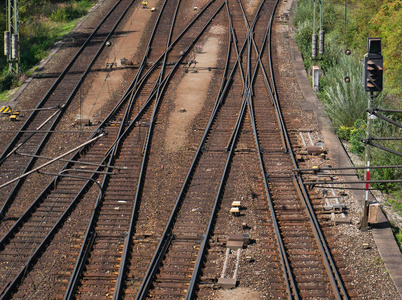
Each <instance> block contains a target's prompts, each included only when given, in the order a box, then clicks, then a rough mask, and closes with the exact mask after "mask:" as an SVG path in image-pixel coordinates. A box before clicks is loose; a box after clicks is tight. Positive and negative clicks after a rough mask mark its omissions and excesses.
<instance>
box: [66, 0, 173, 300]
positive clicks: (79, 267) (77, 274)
mask: <svg viewBox="0 0 402 300" xmlns="http://www.w3.org/2000/svg"><path fill="white" fill-rule="evenodd" d="M166 3H167V1H165V2H164V3H163V5H162V8H161V10H160V11H159V15H158V18H157V20H156V23H155V26H154V30H153V32H152V34H151V37H150V40H149V43H148V48H147V49H150V47H149V46H150V45H151V43H152V41H153V38H154V35H155V32H156V28H157V26H158V24H159V21H160V19H161V16H162V14H163V12H164V9H165V6H166ZM147 54H148V51H147V52H146V54H145V55H144V57H143V61H142V64H141V66H144V65H145V62H146V57H147ZM155 66H156V65H155ZM140 70H141V71H142V68H140ZM141 71H138V72H137V75H136V76H135V79H134V80H133V82H134V86H135V85H136V84H137V83H138V78H139V76H140V74H141ZM149 74H150V73H149ZM146 78H147V77H146ZM141 82H142V83H145V79H144V80H143V81H141ZM154 88H155V86H154ZM137 92H139V88H137V89H135V90H134V89H133V90H132V92H131V95H130V99H129V103H128V106H127V108H126V111H125V114H124V117H123V121H122V122H121V125H120V128H119V132H118V134H117V137H116V139H115V142H114V144H113V146H112V148H111V155H110V157H109V162H108V166H107V170H108V171H109V170H110V168H111V167H112V166H113V165H114V162H115V157H116V154H117V151H118V149H119V146H120V145H121V138H122V137H123V136H125V134H124V133H126V132H127V131H125V130H124V128H125V123H126V122H127V120H128V118H129V115H130V112H131V109H132V106H133V105H134V99H135V97H134V95H135V94H136V93H137ZM148 100H150V99H149V98H148ZM147 102H148V101H146V103H147ZM143 108H145V107H143ZM132 124H134V123H132ZM129 127H131V126H129ZM109 178H110V177H109V176H104V177H103V180H102V187H101V191H100V194H99V195H98V198H97V201H96V205H95V209H94V210H93V213H92V216H91V218H90V222H89V224H88V226H87V230H86V234H85V238H84V240H83V243H82V247H81V250H80V254H79V256H78V259H77V262H76V264H75V267H74V270H73V272H72V275H71V277H70V281H69V285H68V287H67V290H66V293H65V296H64V299H66V300H67V299H73V298H74V296H75V293H76V289H77V285H78V281H79V279H80V278H81V276H82V272H83V270H84V265H85V263H86V261H87V257H88V255H89V253H90V252H91V250H92V245H93V243H91V242H90V241H91V237H92V232H95V226H96V222H97V219H98V215H99V213H100V208H101V204H102V202H103V196H102V192H103V189H104V188H105V186H106V185H107V182H108V181H109Z"/></svg>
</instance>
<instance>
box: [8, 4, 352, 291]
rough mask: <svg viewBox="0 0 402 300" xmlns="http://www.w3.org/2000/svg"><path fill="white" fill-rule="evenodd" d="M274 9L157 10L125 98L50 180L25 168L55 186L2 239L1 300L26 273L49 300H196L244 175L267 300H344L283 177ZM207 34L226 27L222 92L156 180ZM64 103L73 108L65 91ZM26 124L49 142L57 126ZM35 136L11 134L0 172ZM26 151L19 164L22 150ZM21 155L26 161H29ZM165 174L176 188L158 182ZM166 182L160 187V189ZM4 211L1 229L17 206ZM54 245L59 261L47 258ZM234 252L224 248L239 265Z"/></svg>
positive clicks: (318, 236)
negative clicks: (257, 225) (169, 128)
mask: <svg viewBox="0 0 402 300" xmlns="http://www.w3.org/2000/svg"><path fill="white" fill-rule="evenodd" d="M119 3H120V2H119ZM127 3H128V2H127ZM130 5H131V4H130ZM276 5H277V2H275V1H259V3H258V6H257V7H256V8H255V10H251V11H247V9H245V7H243V3H242V1H240V0H238V1H235V0H230V1H229V0H226V1H216V0H215V1H210V2H208V3H207V2H206V1H205V4H204V6H203V7H200V8H199V9H200V11H199V12H197V13H195V16H194V18H193V19H192V20H188V21H187V22H180V19H179V20H177V16H179V18H180V17H181V16H184V15H185V12H186V11H187V10H188V8H189V7H190V4H189V3H187V2H186V3H184V2H182V1H180V0H176V1H164V2H163V3H160V5H159V6H158V7H157V8H158V9H157V10H158V14H159V16H158V17H157V18H156V23H155V26H154V30H153V32H152V33H151V34H150V37H149V42H148V45H147V47H146V50H145V53H144V57H143V60H142V63H141V64H140V66H139V68H138V71H137V74H136V76H135V77H134V79H133V80H132V82H131V85H130V87H129V88H128V90H127V91H126V92H125V94H124V96H123V97H122V98H121V99H120V101H119V102H118V103H117V104H116V106H115V107H114V109H113V110H112V111H111V112H110V114H109V115H108V116H107V117H106V118H105V120H104V121H103V122H102V123H101V124H100V125H99V126H98V128H97V130H95V131H94V132H93V133H92V135H91V136H90V138H89V139H88V140H87V141H86V142H85V143H83V144H81V145H80V146H79V147H77V149H74V150H75V151H71V153H69V155H70V154H71V157H69V160H68V162H67V163H66V164H65V165H64V166H63V167H62V168H61V169H59V170H58V172H49V171H47V170H46V169H42V168H41V169H38V170H35V169H34V170H35V172H39V173H41V174H43V175H47V176H54V179H53V180H52V181H50V182H48V185H47V187H46V188H45V189H43V191H42V192H41V193H40V195H39V196H38V197H36V199H35V200H34V201H33V202H32V205H31V206H30V207H29V208H28V209H27V210H26V212H25V213H24V214H23V215H22V216H19V218H18V220H16V222H15V223H14V225H13V226H12V227H11V228H9V229H10V230H9V231H8V232H6V233H4V236H3V237H2V239H1V240H0V251H1V259H2V263H1V264H0V273H1V274H2V275H3V276H2V278H3V279H2V281H1V282H0V291H1V292H0V293H1V294H0V297H1V299H7V298H9V297H11V295H13V294H14V295H15V297H16V298H22V297H25V296H27V295H30V293H32V288H33V287H32V286H33V285H35V284H34V282H35V280H34V279H33V278H34V277H35V274H38V275H39V273H41V272H43V270H51V274H52V276H54V278H55V279H56V280H55V281H54V283H50V281H52V280H50V276H49V279H47V281H49V284H52V289H53V291H54V292H53V294H52V295H53V296H54V295H56V298H64V299H73V298H82V299H91V298H93V299H95V298H96V299H98V298H99V297H106V298H113V299H120V298H123V297H127V298H130V299H131V298H134V297H135V298H136V299H145V298H149V297H154V298H155V297H156V298H171V297H173V298H186V299H193V298H197V297H198V298H201V297H207V296H208V295H209V293H210V287H211V286H215V285H216V284H217V277H219V276H218V275H216V274H219V273H220V271H219V270H218V269H217V267H216V266H215V264H212V265H211V263H210V262H211V261H213V260H215V259H217V255H216V250H217V249H219V248H222V243H221V242H219V241H220V240H225V241H227V236H228V235H229V233H228V232H227V231H226V230H227V228H228V227H230V226H229V225H228V224H227V215H228V213H229V211H230V209H231V208H232V200H233V199H234V198H238V197H240V195H239V194H238V193H237V192H236V185H237V184H238V185H242V184H243V183H244V182H242V181H243V180H242V174H244V172H250V173H252V174H253V175H252V176H253V177H254V178H255V184H256V185H257V186H258V188H259V190H260V195H259V198H260V200H259V202H261V203H262V205H263V206H264V207H265V208H264V212H261V214H262V215H263V217H261V218H264V219H265V220H266V222H265V223H264V229H263V230H266V237H267V240H269V241H270V242H271V243H270V245H269V247H267V249H268V250H267V251H268V253H269V256H270V263H269V264H270V266H271V267H272V272H271V276H270V279H269V285H271V287H272V290H271V291H269V293H270V295H271V296H274V297H288V298H291V299H300V298H316V297H319V298H337V299H348V292H347V291H346V289H345V287H344V284H343V281H342V279H341V277H340V276H339V274H338V272H337V265H336V264H335V262H334V260H333V258H332V256H331V253H330V251H329V249H328V246H327V245H326V241H325V238H324V237H323V234H322V232H321V229H320V226H319V224H318V220H317V218H316V216H315V213H314V210H313V208H312V207H311V204H310V199H309V195H308V193H307V191H306V190H305V189H304V185H303V183H302V178H301V177H294V176H293V172H292V169H295V168H296V167H297V162H296V160H295V158H294V154H293V152H292V144H294V143H295V141H296V138H297V137H296V138H295V136H289V135H288V133H287V130H289V128H292V126H294V125H292V122H291V121H290V120H286V121H285V120H284V118H283V113H282V111H281V108H282V107H283V105H282V104H281V102H280V99H278V95H277V92H276V88H275V80H274V73H273V69H272V58H271V54H270V47H271V45H270V42H271V38H270V36H271V25H272V19H273V15H274V12H275V8H276ZM120 16H121V15H120ZM217 22H219V23H221V24H222V23H224V24H227V27H226V33H227V45H228V48H227V53H226V59H221V61H220V63H219V67H218V68H217V70H216V73H215V76H217V75H219V76H220V79H219V80H215V82H214V83H212V84H211V85H210V90H211V92H210V93H211V94H212V95H213V97H210V98H211V99H210V100H209V101H207V102H206V104H208V106H207V105H206V106H205V107H204V112H203V113H202V114H199V116H197V118H196V119H195V121H194V124H195V125H194V126H197V128H200V129H201V130H198V131H197V132H196V133H194V134H193V135H192V136H191V138H190V139H191V143H192V145H193V146H196V147H193V148H192V149H188V151H187V153H186V155H182V156H180V155H179V154H177V155H172V158H170V159H169V160H167V161H169V162H170V163H171V166H166V167H164V164H163V161H166V160H165V159H164V158H161V157H163V156H164V155H165V153H164V150H163V149H164V142H163V141H164V134H163V133H164V126H165V125H166V123H165V122H166V121H165V119H164V118H165V117H164V116H165V115H166V114H169V112H170V111H171V107H170V106H169V99H171V97H172V94H174V93H173V92H174V87H175V86H177V85H178V84H179V82H180V80H181V77H182V76H184V74H185V73H186V72H188V71H189V70H190V71H191V70H192V69H190V66H191V60H192V51H194V47H195V46H196V44H197V43H198V42H199V41H202V40H203V39H205V34H206V31H207V29H209V28H210V27H211V26H212V25H213V24H215V23H217ZM106 41H107V39H105V40H104V42H106ZM186 61H187V64H186ZM189 61H190V64H188V62H189ZM183 66H185V67H183ZM193 70H196V69H195V68H194V69H193ZM181 71H183V72H181ZM74 73H77V72H74ZM79 80H80V79H79ZM66 86H67V85H66ZM69 91H73V92H71V95H72V96H73V95H74V93H75V92H74V87H73V86H71V87H70V89H69ZM52 92H53V91H52ZM63 93H66V92H63ZM53 94H56V93H55V92H53ZM171 101H172V100H171ZM44 105H45V104H40V107H43V106H44ZM46 105H49V104H46ZM62 105H68V103H66V104H62ZM170 105H171V103H170ZM285 106H286V105H285ZM38 107H39V106H38ZM63 107H65V106H62V108H63ZM286 109H291V108H289V107H286ZM40 112H42V111H40ZM61 112H62V109H61V111H60V115H61ZM49 114H50V112H48V115H44V116H43V118H48V119H49ZM41 118H42V114H41V117H40V118H39V117H36V116H34V117H33V120H35V122H38V123H35V124H40V123H43V120H42V119H41ZM27 123H29V124H31V123H32V124H33V125H32V126H33V127H30V128H36V129H37V130H39V129H40V130H45V131H46V130H47V131H49V132H50V131H52V130H53V129H54V126H55V125H56V124H57V122H56V123H54V125H51V124H47V123H46V125H44V127H41V128H39V127H38V125H34V121H32V122H31V121H30V122H27ZM29 124H28V125H29ZM30 126H31V125H30ZM35 126H36V127H35ZM27 128H28V127H23V128H22V130H21V132H24V131H27ZM38 136H39V134H37V133H36V134H34V135H32V136H31V137H29V138H28V137H26V136H20V135H18V136H17V137H16V138H15V141H13V143H12V144H10V146H9V147H8V148H7V149H6V150H5V151H4V153H3V155H2V159H3V160H2V164H3V165H2V166H1V167H3V166H4V167H6V164H10V165H15V164H16V162H15V161H13V160H12V158H13V155H9V154H10V153H13V151H14V152H15V151H16V150H13V149H16V148H15V146H16V145H17V144H18V143H19V141H22V140H24V139H25V140H27V141H28V142H30V141H31V140H32V139H33V138H36V137H38ZM45 142H46V138H44V142H43V143H45ZM36 143H37V142H36ZM25 145H27V143H23V144H22V145H21V147H19V146H17V147H18V151H19V152H21V153H22V151H25V152H29V151H33V150H26V149H25V148H24V147H25ZM32 153H34V154H33V155H34V156H37V155H39V154H40V149H38V151H36V152H32ZM245 155H247V157H246V158H245ZM178 158H180V160H178ZM245 162H250V163H251V162H252V165H248V166H246V167H245V166H244V163H245ZM32 168H33V167H32V165H29V166H28V167H26V168H25V170H24V171H23V172H21V170H19V171H15V172H16V173H10V175H9V176H11V177H12V174H21V173H23V174H24V173H27V172H29V171H30V170H32ZM165 169H167V170H168V171H165ZM173 171H174V172H175V173H174V176H169V174H172V173H166V172H173ZM13 172H14V171H13ZM166 176H169V177H170V178H169V180H170V181H169V184H168V185H167V186H164V184H165V183H166V182H167V179H166ZM233 182H234V183H233ZM22 183H23V179H21V183H17V185H18V184H22ZM7 187H9V189H11V187H12V185H11V184H9V185H8V186H7ZM13 188H14V187H13ZM158 188H160V189H161V190H162V191H160V190H158ZM14 189H15V188H14ZM17 192H18V191H17ZM162 193H163V195H162ZM5 194H7V195H9V198H10V199H11V198H13V197H14V194H12V192H11V191H7V193H5ZM253 197H254V196H252V198H253ZM242 199H243V197H242ZM4 203H5V204H4V205H3V207H5V209H4V213H3V215H4V216H5V215H6V213H7V209H8V208H9V207H10V208H11V207H13V205H15V204H13V202H12V201H10V202H7V201H5V202H4ZM6 203H7V204H6ZM243 205H244V204H243ZM250 206H251V204H250ZM223 212H226V213H225V214H224V213H223ZM80 220H85V221H83V222H80ZM233 222H234V223H236V224H237V225H236V226H233V228H232V229H233V230H235V231H236V233H239V232H240V233H241V234H243V233H244V231H245V230H246V229H245V228H247V224H246V225H244V224H241V223H239V222H240V219H239V220H235V221H233ZM225 224H226V225H225ZM63 243H64V249H58V247H57V246H55V245H61V244H63ZM224 244H225V243H224ZM274 244H275V246H273V245H274ZM243 246H244V245H243V244H242V245H241V246H240V247H238V248H239V249H240V250H237V248H236V249H235V250H236V251H238V252H237V253H238V258H239V259H240V257H241V249H242V247H243ZM218 253H220V250H218ZM242 255H243V254H242ZM13 257H16V259H12V258H13ZM49 261H54V262H53V263H52V264H51V266H49V264H50V263H49ZM11 262H12V263H11ZM221 267H223V268H224V269H225V268H226V263H225V266H221ZM236 273H237V271H236ZM28 274H33V275H31V277H32V278H31V279H30V278H29V275H28ZM38 277H39V276H38ZM42 277H43V278H45V276H42ZM222 278H223V276H222ZM43 281H45V279H43V280H42V282H43ZM33 289H34V290H35V287H34V288H33ZM36 293H37V291H35V294H36Z"/></svg>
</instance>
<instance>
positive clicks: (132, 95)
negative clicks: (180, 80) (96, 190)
mask: <svg viewBox="0 0 402 300" xmlns="http://www.w3.org/2000/svg"><path fill="white" fill-rule="evenodd" d="M212 2H213V1H211V2H210V3H208V4H207V6H206V7H205V8H204V9H203V10H202V11H201V12H200V13H199V14H198V15H197V17H196V18H195V19H194V20H192V21H191V23H190V25H192V24H194V22H195V21H196V20H198V18H199V17H200V16H201V15H202V14H203V13H204V12H205V10H206V8H207V7H209V6H210V4H211V3H212ZM160 15H161V14H160ZM159 19H160V16H159V17H158V21H157V22H156V23H158V22H159ZM190 25H189V26H187V27H186V28H185V29H184V30H183V32H182V33H181V34H180V35H179V36H178V38H176V39H175V41H174V42H173V43H172V44H170V40H169V43H168V45H169V44H170V46H169V47H167V52H170V50H171V49H172V47H173V45H174V44H176V43H177V42H178V41H179V40H180V38H181V37H182V36H183V35H184V34H185V33H186V32H187V31H188V29H189V28H190ZM205 28H206V27H205ZM205 28H204V30H205ZM156 29H157V25H155V27H154V31H153V33H152V35H151V39H150V42H149V46H148V48H147V49H150V44H151V42H152V39H153V35H154V33H155V31H156ZM194 43H195V42H193V44H194ZM193 44H192V45H190V47H189V48H188V49H187V50H186V51H185V52H186V54H187V52H188V51H189V50H190V48H191V47H192V46H193ZM148 52H149V50H147V51H146V53H145V55H144V59H143V65H145V60H146V57H147V55H148ZM184 56H185V55H183V56H182V58H181V59H180V61H179V62H177V63H176V66H175V68H174V69H173V70H172V71H171V72H170V73H169V77H170V76H171V75H172V73H173V72H174V70H175V69H177V67H178V66H179V65H180V63H181V60H182V59H183V58H184ZM162 57H163V55H161V57H160V58H159V59H158V61H157V62H156V63H154V65H153V69H155V67H157V66H158V64H159V62H160V60H161V58H162ZM141 69H142V68H140V70H141ZM151 71H152V70H151ZM139 73H140V72H138V73H137V74H139ZM148 74H150V72H149V71H148V73H147V74H146V75H144V76H143V77H142V78H141V79H140V80H138V78H139V77H138V76H136V79H135V80H134V81H133V82H136V83H138V82H140V83H141V84H142V83H144V82H145V79H146V78H147V76H148ZM167 81H168V80H167V78H165V79H163V80H162V81H160V84H159V86H161V85H166V82H167ZM132 86H133V85H132ZM134 90H135V94H137V93H138V91H139V90H140V88H138V87H137V88H136V89H134V88H132V89H131V91H130V90H128V91H127V92H126V94H125V95H128V94H129V93H131V96H130V103H131V101H132V99H133V98H136V96H135V95H134V94H133V93H134ZM157 90H158V84H155V86H154V88H153V91H152V92H151V94H150V96H149V97H148V99H147V101H146V103H145V104H144V106H143V108H142V109H141V111H140V112H139V113H138V114H137V116H136V117H135V119H134V120H132V121H131V122H130V124H129V126H128V127H127V128H126V130H125V131H124V132H122V130H120V134H119V138H118V139H116V142H115V144H114V146H113V147H114V149H115V150H114V151H113V150H110V151H112V152H115V151H117V149H118V147H116V144H118V143H119V142H120V139H121V138H122V137H124V136H125V135H126V134H127V133H128V132H129V131H130V130H131V128H132V127H133V125H134V123H135V121H136V120H137V119H138V118H139V116H140V115H141V114H142V111H143V110H144V109H145V107H146V106H147V105H148V104H149V102H150V100H151V99H152V98H153V97H154V96H155V94H157V93H158V92H157ZM129 107H131V105H130V104H129ZM129 110H131V108H129V109H127V111H126V115H128V114H127V112H128V111H129ZM126 119H127V118H126ZM122 123H126V122H122ZM121 128H122V127H121ZM105 182H106V181H105V180H104V183H105ZM102 186H103V185H102ZM88 232H89V230H88ZM82 249H86V248H85V247H82Z"/></svg>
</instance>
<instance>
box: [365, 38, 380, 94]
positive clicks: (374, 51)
mask: <svg viewBox="0 0 402 300" xmlns="http://www.w3.org/2000/svg"><path fill="white" fill-rule="evenodd" d="M382 75H383V56H382V55H381V39H380V38H367V54H366V55H365V56H364V72H363V76H364V78H363V84H364V90H365V91H366V92H381V91H382V81H383V80H382V78H383V76H382Z"/></svg>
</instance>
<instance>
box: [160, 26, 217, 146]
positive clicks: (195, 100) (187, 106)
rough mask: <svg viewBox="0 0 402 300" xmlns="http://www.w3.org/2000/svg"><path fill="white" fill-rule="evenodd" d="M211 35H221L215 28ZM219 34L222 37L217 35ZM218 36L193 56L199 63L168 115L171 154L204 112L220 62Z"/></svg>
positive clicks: (183, 82) (186, 77)
mask: <svg viewBox="0 0 402 300" xmlns="http://www.w3.org/2000/svg"><path fill="white" fill-rule="evenodd" d="M212 29H213V30H212V32H220V31H219V29H216V28H212ZM218 35H219V34H218ZM219 41H220V39H219V37H218V36H211V37H210V38H208V39H207V41H206V42H205V44H204V45H202V51H199V52H198V53H194V56H193V58H191V59H193V60H195V61H196V64H195V65H194V64H193V65H192V66H190V67H189V69H188V72H187V73H186V74H185V75H184V76H183V78H182V80H181V82H180V84H179V85H178V87H177V90H176V97H175V98H176V101H175V109H174V111H173V112H172V113H171V114H170V116H169V127H168V128H167V131H166V141H167V144H166V146H167V147H166V148H167V150H168V151H172V152H174V151H177V150H179V149H180V148H181V147H182V146H183V145H184V144H185V141H186V136H187V133H186V132H187V129H188V127H189V125H190V123H191V121H192V120H193V119H194V118H195V117H196V116H197V114H198V113H200V112H201V109H202V107H203V105H204V102H205V100H206V96H207V90H208V86H209V83H210V81H211V79H212V77H213V71H210V70H209V69H208V68H215V67H216V64H217V61H218V51H219Z"/></svg>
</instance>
